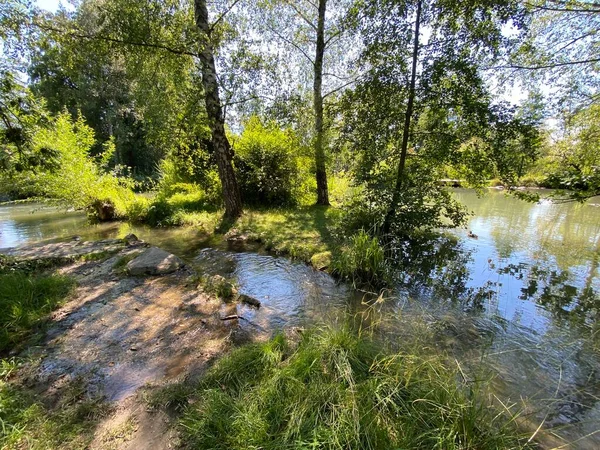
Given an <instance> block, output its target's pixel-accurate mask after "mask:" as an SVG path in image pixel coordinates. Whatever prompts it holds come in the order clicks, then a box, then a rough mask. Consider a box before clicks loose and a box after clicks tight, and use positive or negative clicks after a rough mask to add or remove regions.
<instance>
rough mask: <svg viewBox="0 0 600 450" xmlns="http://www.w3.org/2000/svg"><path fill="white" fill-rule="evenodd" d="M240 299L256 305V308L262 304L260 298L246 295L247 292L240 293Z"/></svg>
mask: <svg viewBox="0 0 600 450" xmlns="http://www.w3.org/2000/svg"><path fill="white" fill-rule="evenodd" d="M238 300H239V301H240V302H242V303H245V304H247V305H250V306H254V307H256V308H260V304H261V303H260V300H258V299H256V298H254V297H250V296H249V295H246V294H240V295H239V296H238Z"/></svg>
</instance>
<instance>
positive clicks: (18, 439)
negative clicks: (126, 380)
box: [0, 360, 109, 449]
mask: <svg viewBox="0 0 600 450" xmlns="http://www.w3.org/2000/svg"><path fill="white" fill-rule="evenodd" d="M16 369H17V365H16V362H15V361H14V360H3V361H0V448H2V449H22V448H27V449H56V448H68V449H84V448H87V446H88V444H89V442H90V440H91V437H92V434H91V431H92V430H93V429H94V426H95V424H96V423H97V421H98V419H99V418H101V417H103V416H105V415H106V414H107V413H108V411H109V407H108V405H107V404H106V403H105V402H104V401H103V400H102V399H101V398H99V397H97V398H89V397H88V396H87V395H86V394H85V388H84V383H83V381H82V380H78V379H76V380H74V381H73V382H71V383H70V384H69V386H68V387H66V388H63V390H62V394H61V396H60V399H59V400H58V402H57V403H56V404H54V405H52V407H49V406H48V405H45V404H44V403H43V402H42V401H41V400H40V397H39V395H37V394H36V393H35V392H33V391H31V390H30V389H28V388H26V387H23V386H21V385H20V384H19V383H18V382H16V381H15V380H13V379H12V375H13V373H14V372H15V371H16Z"/></svg>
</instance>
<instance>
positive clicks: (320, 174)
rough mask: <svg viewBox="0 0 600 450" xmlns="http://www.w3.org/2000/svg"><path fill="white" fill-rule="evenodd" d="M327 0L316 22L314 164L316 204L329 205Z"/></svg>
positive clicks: (321, 2) (323, 3)
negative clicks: (325, 65) (325, 63)
mask: <svg viewBox="0 0 600 450" xmlns="http://www.w3.org/2000/svg"><path fill="white" fill-rule="evenodd" d="M326 6H327V0H319V18H318V22H317V50H316V55H315V65H314V67H315V79H314V110H315V165H316V169H317V170H316V172H317V205H329V191H328V189H327V172H326V170H325V151H324V150H323V92H322V86H323V55H324V53H325V9H326Z"/></svg>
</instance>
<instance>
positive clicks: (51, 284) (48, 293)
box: [0, 271, 75, 354]
mask: <svg viewBox="0 0 600 450" xmlns="http://www.w3.org/2000/svg"><path fill="white" fill-rule="evenodd" d="M74 286H75V282H74V281H73V280H72V279H71V278H68V277H65V276H61V275H30V274H27V273H25V272H22V271H15V272H13V273H5V274H0V354H2V353H4V352H7V351H10V350H18V349H19V348H20V347H21V346H22V345H23V344H24V343H25V342H26V341H27V340H28V339H29V338H31V337H32V336H35V333H34V332H35V331H36V330H39V329H41V327H42V325H43V324H44V320H45V319H46V317H47V316H48V314H49V313H50V312H52V311H53V310H54V309H55V308H56V307H58V306H59V305H60V304H61V303H62V302H64V300H65V299H66V298H67V297H68V296H69V294H70V293H71V292H72V289H73V288H74Z"/></svg>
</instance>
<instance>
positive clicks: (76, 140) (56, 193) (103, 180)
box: [34, 113, 134, 218]
mask: <svg viewBox="0 0 600 450" xmlns="http://www.w3.org/2000/svg"><path fill="white" fill-rule="evenodd" d="M94 142H95V141H94V132H93V130H92V129H91V128H90V127H88V126H87V125H86V124H85V122H84V121H83V118H81V117H80V118H79V119H78V120H77V121H75V122H73V121H71V118H70V116H69V115H68V114H66V113H62V114H60V115H58V116H57V117H56V119H55V120H54V122H53V124H52V126H51V127H49V128H47V129H41V130H39V132H38V133H36V135H35V137H34V145H35V146H36V147H42V146H47V147H50V148H52V149H53V150H54V151H55V152H56V153H57V167H56V169H55V170H52V171H46V172H39V173H38V174H37V179H38V180H39V181H38V183H39V186H40V191H41V192H40V194H42V195H44V196H46V197H49V198H51V199H54V200H57V201H58V202H60V203H62V204H64V205H66V206H70V207H74V208H77V209H86V210H88V211H89V212H90V213H91V214H95V213H96V212H97V211H95V210H94V209H93V206H94V205H95V204H98V203H107V204H111V205H112V206H113V207H114V216H115V217H121V218H124V217H126V214H127V208H128V204H129V203H130V202H133V201H134V194H133V191H132V187H133V184H132V182H131V181H130V180H129V179H128V178H125V177H117V175H118V173H117V172H113V173H106V172H104V171H103V170H102V167H101V164H102V161H103V160H102V157H100V160H99V161H97V160H95V159H94V158H93V157H92V156H91V155H90V149H91V147H92V145H93V144H94ZM113 151H114V148H112V144H110V143H108V144H107V145H106V146H105V152H109V153H111V152H113Z"/></svg>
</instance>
